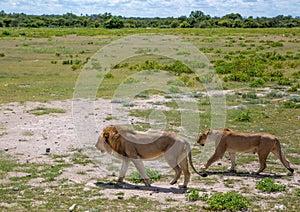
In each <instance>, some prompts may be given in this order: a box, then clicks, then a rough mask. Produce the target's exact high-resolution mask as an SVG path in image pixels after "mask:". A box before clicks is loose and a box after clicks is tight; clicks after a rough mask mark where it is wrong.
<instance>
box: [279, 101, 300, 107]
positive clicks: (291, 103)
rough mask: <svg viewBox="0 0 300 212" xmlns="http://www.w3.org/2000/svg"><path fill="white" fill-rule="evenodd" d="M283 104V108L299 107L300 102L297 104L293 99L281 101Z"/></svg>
mask: <svg viewBox="0 0 300 212" xmlns="http://www.w3.org/2000/svg"><path fill="white" fill-rule="evenodd" d="M283 106H284V107H285V108H300V104H297V103H296V102H293V101H286V102H283Z"/></svg>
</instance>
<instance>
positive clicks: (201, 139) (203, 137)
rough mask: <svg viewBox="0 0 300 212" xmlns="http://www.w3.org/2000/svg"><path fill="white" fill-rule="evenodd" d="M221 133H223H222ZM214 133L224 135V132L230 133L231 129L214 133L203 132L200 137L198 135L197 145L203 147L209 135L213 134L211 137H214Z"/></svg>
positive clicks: (212, 131) (211, 131) (209, 131)
mask: <svg viewBox="0 0 300 212" xmlns="http://www.w3.org/2000/svg"><path fill="white" fill-rule="evenodd" d="M222 131H223V132H222ZM216 132H221V133H225V132H232V130H231V129H229V128H224V129H223V130H219V131H218V130H217V131H215V130H210V129H209V130H205V131H204V132H203V133H201V134H200V135H199V138H198V141H197V143H198V144H200V145H201V146H204V144H205V143H206V141H207V137H208V136H209V135H210V134H213V135H215V133H216Z"/></svg>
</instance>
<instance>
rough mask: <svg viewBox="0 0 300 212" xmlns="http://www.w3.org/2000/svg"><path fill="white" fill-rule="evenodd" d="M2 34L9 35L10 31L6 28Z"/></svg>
mask: <svg viewBox="0 0 300 212" xmlns="http://www.w3.org/2000/svg"><path fill="white" fill-rule="evenodd" d="M2 35H6V36H8V35H10V32H9V31H6V30H5V31H3V32H2Z"/></svg>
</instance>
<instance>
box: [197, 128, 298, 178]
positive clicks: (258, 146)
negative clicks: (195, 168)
mask: <svg viewBox="0 0 300 212" xmlns="http://www.w3.org/2000/svg"><path fill="white" fill-rule="evenodd" d="M207 139H209V140H211V139H212V140H214V141H215V142H216V149H215V153H214V154H213V155H212V156H211V158H210V159H209V160H208V161H207V163H206V164H205V165H203V166H202V167H201V168H202V170H206V169H207V168H208V167H209V166H210V165H211V164H212V163H214V162H215V161H217V160H219V159H220V158H222V157H223V155H224V153H225V151H227V152H229V155H230V160H231V167H230V171H234V170H235V165H236V164H235V153H236V152H253V153H257V154H258V158H259V163H260V168H259V169H258V170H257V172H256V174H259V173H260V172H262V171H263V170H264V169H265V168H266V167H267V165H266V160H267V157H268V155H269V153H270V152H272V153H273V154H274V155H276V157H277V158H279V160H280V161H281V163H282V164H283V165H284V166H285V167H286V168H287V169H288V170H289V171H290V174H293V172H294V169H292V168H291V167H290V162H289V160H288V159H286V157H285V156H284V154H283V152H282V151H281V146H280V143H279V140H278V138H277V137H275V136H274V135H271V134H268V133H262V132H259V133H240V132H233V131H232V130H230V129H223V130H206V131H204V132H203V133H202V134H200V136H199V139H198V141H197V143H198V144H200V145H202V146H204V144H205V142H206V141H207Z"/></svg>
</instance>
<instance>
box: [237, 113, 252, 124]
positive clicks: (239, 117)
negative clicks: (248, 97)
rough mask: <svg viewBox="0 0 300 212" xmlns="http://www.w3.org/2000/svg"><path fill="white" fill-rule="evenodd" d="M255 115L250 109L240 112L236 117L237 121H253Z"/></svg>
mask: <svg viewBox="0 0 300 212" xmlns="http://www.w3.org/2000/svg"><path fill="white" fill-rule="evenodd" d="M252 119H253V116H252V113H251V112H250V111H242V112H241V113H240V114H238V115H237V116H236V117H235V121H240V122H246V121H247V122H250V121H252Z"/></svg>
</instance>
